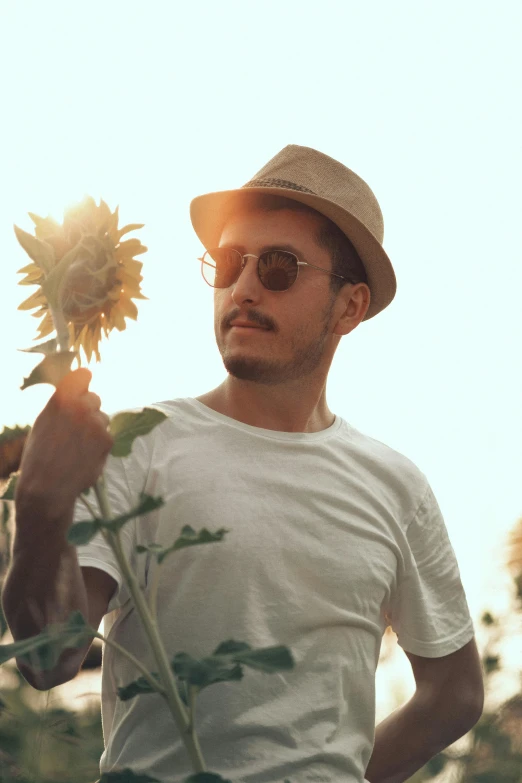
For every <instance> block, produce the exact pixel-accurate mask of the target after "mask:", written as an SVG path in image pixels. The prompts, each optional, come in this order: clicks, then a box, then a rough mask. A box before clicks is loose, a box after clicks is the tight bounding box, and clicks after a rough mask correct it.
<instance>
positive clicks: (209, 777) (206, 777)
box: [183, 772, 232, 783]
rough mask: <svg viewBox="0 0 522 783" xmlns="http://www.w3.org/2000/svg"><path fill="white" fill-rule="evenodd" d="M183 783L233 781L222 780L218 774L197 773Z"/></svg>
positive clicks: (229, 782) (227, 782) (222, 782)
mask: <svg viewBox="0 0 522 783" xmlns="http://www.w3.org/2000/svg"><path fill="white" fill-rule="evenodd" d="M183 783H232V781H231V780H228V778H222V777H221V775H218V774H217V773H216V772H195V773H194V774H193V775H189V776H188V778H185V780H184V781H183Z"/></svg>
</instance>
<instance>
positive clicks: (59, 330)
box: [49, 305, 69, 351]
mask: <svg viewBox="0 0 522 783" xmlns="http://www.w3.org/2000/svg"><path fill="white" fill-rule="evenodd" d="M49 309H50V311H51V317H52V319H53V324H54V328H55V330H56V339H57V341H58V350H59V351H68V350H69V327H68V326H67V321H66V320H65V318H64V315H63V312H62V310H61V308H60V307H51V305H49Z"/></svg>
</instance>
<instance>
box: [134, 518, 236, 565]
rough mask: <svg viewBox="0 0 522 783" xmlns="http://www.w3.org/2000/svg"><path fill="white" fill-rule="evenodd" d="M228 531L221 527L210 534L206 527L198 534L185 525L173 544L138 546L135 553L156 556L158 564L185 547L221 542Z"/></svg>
mask: <svg viewBox="0 0 522 783" xmlns="http://www.w3.org/2000/svg"><path fill="white" fill-rule="evenodd" d="M229 532H230V531H229V530H227V529H226V528H224V527H221V528H220V529H219V530H217V531H216V532H215V533H211V532H210V531H209V530H207V528H206V527H204V528H202V529H201V530H200V531H199V533H196V531H195V530H194V529H193V528H192V527H190V525H185V526H184V527H183V528H182V530H181V535H180V536H179V537H178V538H177V539H176V540H175V541H174V543H173V544H170V545H169V546H166V547H163V546H161V544H155V543H151V544H138V546H137V547H136V551H137V552H150V553H151V554H153V555H155V556H156V559H157V561H158V564H160V565H161V563H162V562H163V561H164V560H165V558H166V557H167V555H169V554H170V553H171V552H175V551H176V550H177V549H184V548H185V547H187V546H195V545H196V544H210V543H212V542H214V541H222V539H223V536H224V535H225V533H229Z"/></svg>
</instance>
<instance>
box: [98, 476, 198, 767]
mask: <svg viewBox="0 0 522 783" xmlns="http://www.w3.org/2000/svg"><path fill="white" fill-rule="evenodd" d="M94 489H95V492H96V497H97V499H98V503H99V505H100V510H101V513H102V516H103V518H104V519H112V513H111V509H110V504H109V499H108V496H107V491H106V488H105V482H104V477H103V475H102V476H100V478H99V479H98V481H97V482H96V484H95V487H94ZM104 533H105V534H106V539H107V541H108V543H109V545H110V546H111V548H112V550H113V552H114V555H115V557H116V560H117V562H118V566H119V567H120V571H121V573H122V576H123V579H124V580H125V583H126V585H127V587H128V589H129V592H130V594H131V596H132V598H133V601H134V605H135V607H136V611H137V612H138V615H139V617H140V619H141V622H142V625H143V629H144V631H145V635H146V636H147V639H148V641H149V644H150V646H151V649H152V652H153V654H154V657H155V659H156V663H157V665H158V674H159V676H160V680H161V684H162V686H163V688H164V696H165V699H166V701H167V704H168V705H169V708H170V711H171V713H172V715H173V717H174V720H175V721H176V724H177V726H178V729H179V732H180V735H181V737H182V738H183V740H184V742H185V746H186V748H187V751H188V754H189V756H190V760H191V762H192V765H193V768H194V771H195V772H205V771H206V766H205V761H204V759H203V756H202V754H201V749H200V747H199V743H198V740H197V737H196V736H195V735H194V734H193V732H189V733H187V729H189V726H190V719H189V716H188V715H187V712H186V709H185V705H184V704H183V702H182V700H181V698H180V695H179V693H178V689H177V686H176V680H175V677H174V674H173V672H172V669H171V667H170V663H169V660H168V658H167V653H166V651H165V647H164V645H163V642H162V640H161V637H160V635H159V631H158V627H157V624H156V623H155V622H154V618H153V617H152V614H151V612H150V609H149V607H148V605H147V601H146V599H145V596H144V595H143V592H142V590H141V588H140V585H139V583H138V580H137V578H136V576H135V574H134V572H133V571H132V568H131V565H130V563H129V561H128V558H127V556H126V554H125V552H124V550H123V547H122V545H121V539H120V535H119V533H118V532H116V533H114V532H112V531H110V530H108V531H104Z"/></svg>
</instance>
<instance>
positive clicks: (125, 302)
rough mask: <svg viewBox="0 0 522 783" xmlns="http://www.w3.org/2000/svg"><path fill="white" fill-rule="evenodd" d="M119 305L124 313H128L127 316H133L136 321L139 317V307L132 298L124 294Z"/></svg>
mask: <svg viewBox="0 0 522 783" xmlns="http://www.w3.org/2000/svg"><path fill="white" fill-rule="evenodd" d="M119 306H120V310H121V311H122V313H123V315H126V316H127V318H132V319H133V320H134V321H136V319H137V318H138V308H137V307H136V305H135V304H134V302H133V301H132V299H128V298H127V297H126V296H125V295H122V296H121V298H120V301H119Z"/></svg>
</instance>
